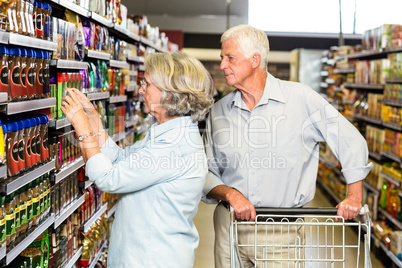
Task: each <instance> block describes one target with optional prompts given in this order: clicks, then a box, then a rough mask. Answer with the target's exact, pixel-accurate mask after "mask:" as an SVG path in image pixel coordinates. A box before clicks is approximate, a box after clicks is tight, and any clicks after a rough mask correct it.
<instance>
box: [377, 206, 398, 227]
mask: <svg viewBox="0 0 402 268" xmlns="http://www.w3.org/2000/svg"><path fill="white" fill-rule="evenodd" d="M378 211H379V212H381V214H382V215H384V216H385V217H386V218H387V219H388V220H389V221H390V222H392V223H393V224H394V225H395V226H396V227H398V228H399V230H402V223H401V222H400V221H399V220H398V219H395V218H394V217H392V215H391V214H390V213H388V212H387V211H385V210H384V209H383V208H382V207H380V206H379V207H378Z"/></svg>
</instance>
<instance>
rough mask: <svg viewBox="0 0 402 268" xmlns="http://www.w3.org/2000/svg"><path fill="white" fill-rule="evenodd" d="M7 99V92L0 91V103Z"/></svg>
mask: <svg viewBox="0 0 402 268" xmlns="http://www.w3.org/2000/svg"><path fill="white" fill-rule="evenodd" d="M7 100H8V94H7V93H6V92H0V103H1V102H6V101H7Z"/></svg>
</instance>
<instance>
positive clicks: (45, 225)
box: [6, 214, 54, 265]
mask: <svg viewBox="0 0 402 268" xmlns="http://www.w3.org/2000/svg"><path fill="white" fill-rule="evenodd" d="M53 222H54V214H52V215H50V216H49V217H48V218H47V219H46V220H45V221H44V222H42V223H41V224H40V225H39V226H38V227H36V228H35V229H34V230H33V231H32V232H31V233H30V234H29V235H28V236H27V237H26V238H25V239H24V240H22V241H21V243H19V244H18V245H16V246H15V247H14V248H13V249H12V250H10V251H9V252H8V253H7V255H6V264H7V265H8V264H10V262H12V261H13V260H14V259H15V258H16V257H17V256H18V255H20V253H21V252H22V251H23V250H24V249H25V248H26V247H28V246H29V245H30V244H31V243H32V242H33V241H34V240H35V239H36V238H37V237H38V236H39V235H40V234H41V233H43V232H44V231H45V230H46V229H47V228H49V227H50V226H51V225H52V224H53Z"/></svg>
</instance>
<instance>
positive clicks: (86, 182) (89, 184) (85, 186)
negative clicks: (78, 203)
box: [84, 180, 94, 189]
mask: <svg viewBox="0 0 402 268" xmlns="http://www.w3.org/2000/svg"><path fill="white" fill-rule="evenodd" d="M92 184H94V182H93V181H90V180H87V181H85V184H84V188H85V189H87V188H88V187H89V186H91V185H92Z"/></svg>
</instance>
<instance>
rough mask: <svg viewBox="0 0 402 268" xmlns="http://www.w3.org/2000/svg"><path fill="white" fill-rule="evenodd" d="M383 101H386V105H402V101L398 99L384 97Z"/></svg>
mask: <svg viewBox="0 0 402 268" xmlns="http://www.w3.org/2000/svg"><path fill="white" fill-rule="evenodd" d="M383 102H384V104H385V105H389V106H395V107H402V102H398V101H396V100H387V99H384V100H383Z"/></svg>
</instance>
